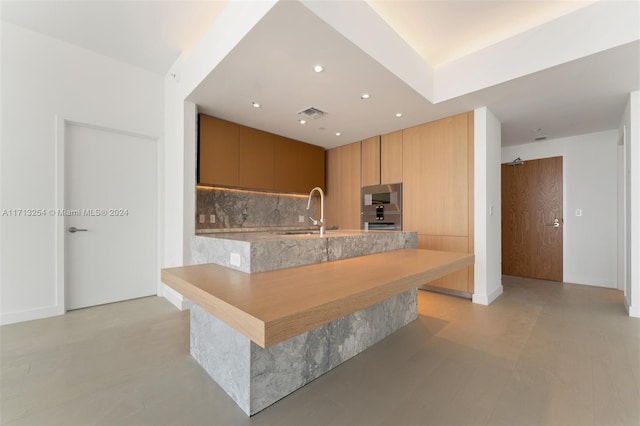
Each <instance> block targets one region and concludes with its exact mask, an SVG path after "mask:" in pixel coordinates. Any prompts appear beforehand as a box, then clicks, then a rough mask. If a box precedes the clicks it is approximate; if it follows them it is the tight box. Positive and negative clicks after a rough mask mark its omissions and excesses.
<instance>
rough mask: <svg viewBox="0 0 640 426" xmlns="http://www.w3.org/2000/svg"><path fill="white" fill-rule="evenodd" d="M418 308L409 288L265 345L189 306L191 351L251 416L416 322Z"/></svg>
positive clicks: (201, 310)
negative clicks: (311, 328) (275, 342)
mask: <svg viewBox="0 0 640 426" xmlns="http://www.w3.org/2000/svg"><path fill="white" fill-rule="evenodd" d="M417 306H418V305H417V290H416V289H412V290H409V291H407V292H405V293H402V294H399V295H397V296H394V297H391V298H389V299H387V300H384V301H382V302H380V303H378V304H375V305H372V306H369V307H367V308H365V309H362V310H360V311H357V312H354V313H352V314H350V315H347V316H345V317H342V318H340V319H338V320H336V321H333V322H330V323H328V324H325V325H323V326H320V327H318V328H316V329H314V330H311V331H308V332H306V333H303V334H300V335H299V336H296V337H293V338H291V339H288V340H285V341H283V342H280V343H278V344H276V345H273V346H270V347H268V348H266V349H263V348H261V347H260V346H258V345H256V344H255V343H253V342H251V341H250V340H249V339H248V338H247V337H245V336H243V335H242V334H240V333H238V332H237V331H235V330H234V329H233V328H231V327H229V326H228V325H226V324H225V323H223V322H222V321H220V320H218V319H217V318H216V317H215V316H213V315H211V314H209V313H208V312H206V311H205V310H203V309H202V308H200V307H198V306H193V307H192V308H191V354H192V356H193V357H194V358H195V359H196V360H197V361H198V363H200V365H201V366H202V367H203V368H204V369H205V371H207V373H208V374H209V375H210V376H211V377H212V378H213V379H214V380H215V381H216V382H217V383H218V384H219V385H220V386H221V387H222V388H223V389H224V390H225V391H226V392H227V393H228V394H229V396H231V398H233V400H234V401H235V402H236V403H237V404H238V405H239V406H240V408H241V409H242V410H243V411H244V412H245V413H246V414H248V415H253V414H255V413H257V412H259V411H261V410H263V409H264V408H266V407H268V406H269V405H271V404H273V403H274V402H276V401H278V400H279V399H281V398H283V397H285V396H286V395H288V394H290V393H291V392H293V391H295V390H296V389H298V388H300V387H302V386H304V385H305V384H307V383H309V382H310V381H312V380H314V379H316V378H317V377H319V376H321V375H322V374H324V373H326V372H327V371H329V370H331V369H333V368H335V367H336V366H338V365H340V364H341V363H343V362H345V361H347V360H348V359H350V358H352V357H353V356H355V355H357V354H359V353H360V352H362V351H364V350H365V349H367V348H368V347H370V346H372V345H374V344H375V343H377V342H379V341H380V340H382V339H384V338H385V337H387V336H389V335H390V334H391V333H393V332H394V331H396V330H398V329H399V328H401V327H403V326H405V325H407V324H408V323H410V322H411V321H413V320H415V319H416V318H417V317H418V311H417Z"/></svg>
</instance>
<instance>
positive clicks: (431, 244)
mask: <svg viewBox="0 0 640 426" xmlns="http://www.w3.org/2000/svg"><path fill="white" fill-rule="evenodd" d="M468 247H469V239H468V238H467V237H447V236H441V235H418V248H420V249H426V250H442V251H454V252H459V253H468V252H469V251H468ZM470 268H471V267H470V266H468V267H466V268H465V269H462V270H460V271H456V272H453V273H451V274H449V275H445V276H444V277H442V278H438V279H437V280H434V281H431V282H429V283H427V284H426V285H428V286H432V287H440V288H445V289H450V290H456V291H463V292H466V293H473V286H471V287H470V285H469V269H470Z"/></svg>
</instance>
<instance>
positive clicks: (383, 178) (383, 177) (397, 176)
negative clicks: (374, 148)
mask: <svg viewBox="0 0 640 426" xmlns="http://www.w3.org/2000/svg"><path fill="white" fill-rule="evenodd" d="M398 182H402V130H399V131H397V132H393V133H388V134H386V135H382V136H381V137H380V183H383V184H384V183H398Z"/></svg>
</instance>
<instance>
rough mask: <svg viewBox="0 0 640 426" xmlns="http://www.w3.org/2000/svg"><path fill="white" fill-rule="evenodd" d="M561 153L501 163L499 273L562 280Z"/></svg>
mask: <svg viewBox="0 0 640 426" xmlns="http://www.w3.org/2000/svg"><path fill="white" fill-rule="evenodd" d="M562 196H563V194H562V157H552V158H543V159H539V160H527V161H525V162H524V163H523V164H520V165H516V166H509V165H506V164H503V165H502V273H503V274H505V275H515V276H519V277H529V278H538V279H543V280H551V281H562V228H563V218H562Z"/></svg>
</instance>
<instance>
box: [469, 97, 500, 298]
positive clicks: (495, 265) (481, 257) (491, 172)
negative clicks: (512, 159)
mask: <svg viewBox="0 0 640 426" xmlns="http://www.w3.org/2000/svg"><path fill="white" fill-rule="evenodd" d="M500 144H501V129H500V122H499V121H498V119H497V118H496V117H495V115H493V113H492V112H491V111H490V110H489V109H488V108H486V107H482V108H478V109H476V110H475V111H474V194H475V200H474V221H475V222H474V247H475V250H474V252H475V256H476V263H475V267H474V294H473V302H474V303H479V304H482V305H488V304H490V303H491V302H493V301H494V300H495V299H496V298H497V297H498V296H500V295H501V294H502V237H501V229H502V228H501V226H502V225H501V221H502V213H501V206H500V200H501V184H500V178H501V177H500Z"/></svg>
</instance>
